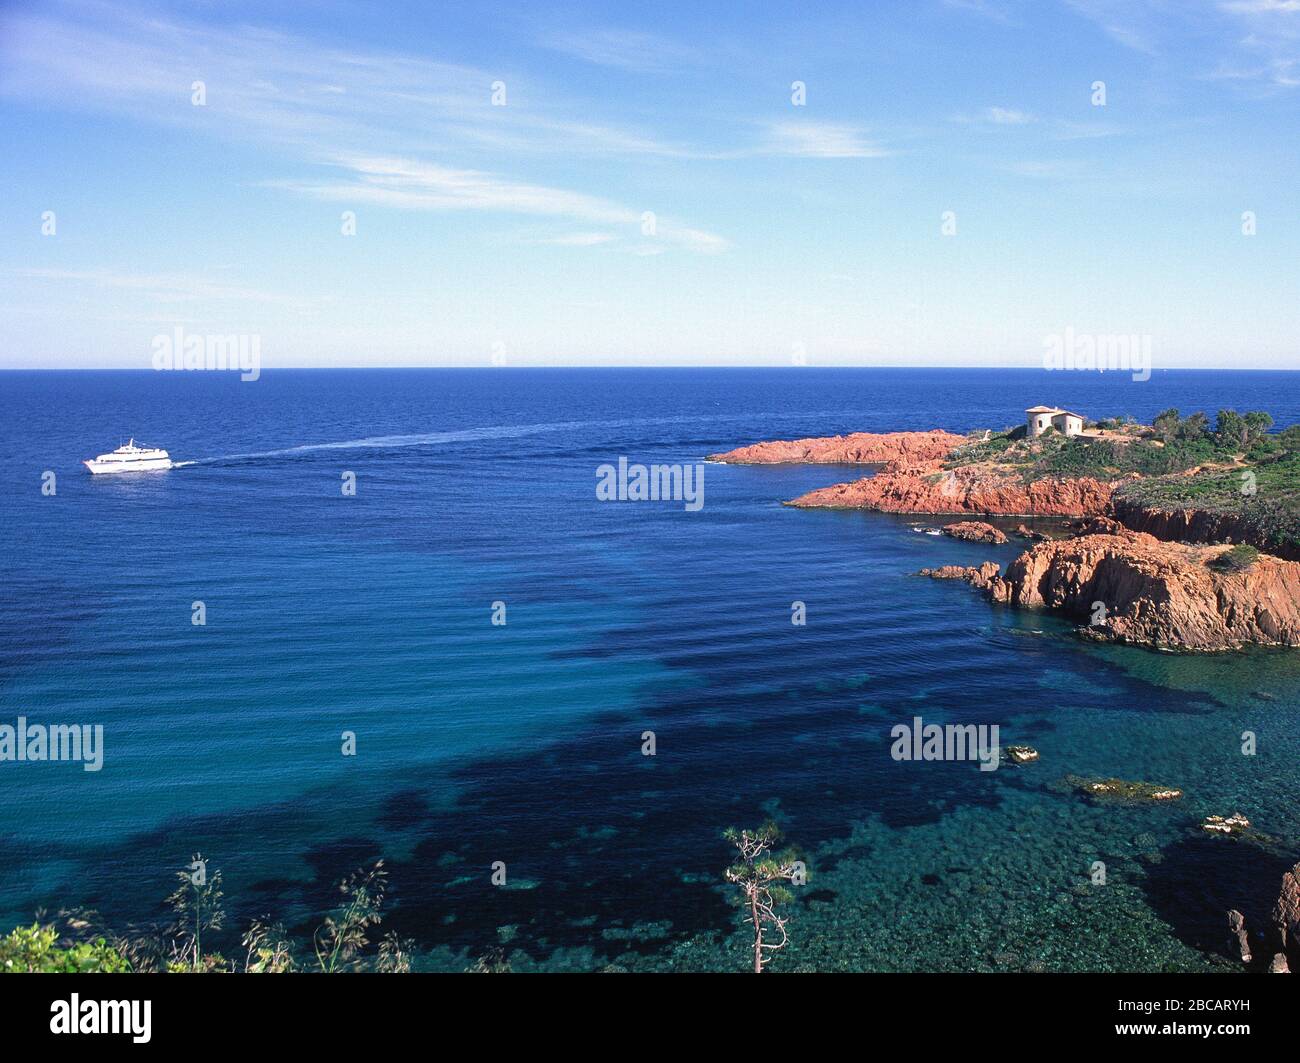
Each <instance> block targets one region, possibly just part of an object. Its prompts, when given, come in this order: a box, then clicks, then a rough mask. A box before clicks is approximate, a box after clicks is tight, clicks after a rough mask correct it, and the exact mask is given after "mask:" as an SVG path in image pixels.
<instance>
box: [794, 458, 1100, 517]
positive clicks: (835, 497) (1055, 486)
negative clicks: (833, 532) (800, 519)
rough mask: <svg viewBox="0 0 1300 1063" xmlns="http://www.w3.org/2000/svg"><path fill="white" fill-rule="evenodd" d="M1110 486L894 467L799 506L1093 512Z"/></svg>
mask: <svg viewBox="0 0 1300 1063" xmlns="http://www.w3.org/2000/svg"><path fill="white" fill-rule="evenodd" d="M1113 490H1114V487H1113V485H1111V484H1108V483H1103V482H1102V481H1100V480H1094V479H1092V478H1091V477H1080V478H1077V479H1043V480H1035V481H1033V482H1031V483H1026V482H1025V481H1024V480H1023V479H1021V478H1020V477H1016V476H1004V475H997V474H989V473H985V472H979V471H976V470H972V469H967V468H958V469H954V470H949V471H934V470H924V469H899V470H894V471H889V472H882V473H878V474H877V475H875V476H868V477H864V478H863V479H861V480H854V481H853V482H852V483H845V484H834V485H833V486H831V487H822V488H819V489H818V490H816V491H809V492H808V493H807V494H806V495H800V496H799V497H798V498H796V499H794V501H792V502H790V503H789V504H790V505H792V506H797V507H799V508H801V509H818V508H821V509H875V510H879V511H881V512H883V513H978V514H984V515H1001V516H1060V517H1093V516H1101V515H1103V514H1105V513H1106V512H1107V510H1108V508H1109V505H1110V496H1111V493H1112V491H1113Z"/></svg>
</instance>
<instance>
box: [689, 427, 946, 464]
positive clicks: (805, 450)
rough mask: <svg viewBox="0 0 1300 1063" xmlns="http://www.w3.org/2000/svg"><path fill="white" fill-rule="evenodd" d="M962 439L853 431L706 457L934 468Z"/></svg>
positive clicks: (938, 432) (749, 461)
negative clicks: (847, 433) (840, 434)
mask: <svg viewBox="0 0 1300 1063" xmlns="http://www.w3.org/2000/svg"><path fill="white" fill-rule="evenodd" d="M965 442H966V437H965V436H959V435H954V434H953V433H952V432H944V431H942V430H939V429H935V430H933V431H930V432H854V433H852V434H851V435H847V436H822V437H820V438H814V439H794V440H784V439H778V440H775V441H773V442H770V443H754V444H753V445H752V446H748V447H739V448H737V449H736V450H729V451H727V452H726V453H725V454H710V455H709V460H710V461H725V462H728V463H730V464H732V465H775V464H783V463H784V464H805V465H837V464H845V465H884V464H897V465H909V466H929V467H935V466H937V465H938V463H940V462H941V461H943V459H944V458H946V457H947V456H948V455H949V454H950V453H951V452H952V450H953V448H954V447H957V446H960V445H961V444H962V443H965Z"/></svg>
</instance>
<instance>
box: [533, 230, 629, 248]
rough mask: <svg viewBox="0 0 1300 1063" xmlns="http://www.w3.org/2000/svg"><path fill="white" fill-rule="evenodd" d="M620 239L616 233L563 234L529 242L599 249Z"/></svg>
mask: <svg viewBox="0 0 1300 1063" xmlns="http://www.w3.org/2000/svg"><path fill="white" fill-rule="evenodd" d="M617 239H618V236H617V235H616V234H615V233H561V234H560V235H558V236H538V237H534V238H531V239H529V240H527V241H526V242H527V243H530V244H549V245H550V246H552V247H599V246H600V245H601V244H612V243H614V242H615V241H616V240H617Z"/></svg>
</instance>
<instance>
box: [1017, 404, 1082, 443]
mask: <svg viewBox="0 0 1300 1063" xmlns="http://www.w3.org/2000/svg"><path fill="white" fill-rule="evenodd" d="M1025 417H1026V418H1027V421H1026V424H1027V427H1028V429H1029V438H1030V439H1035V438H1037V437H1038V436H1041V435H1042V434H1043V433H1044V432H1046V431H1047V430H1048V429H1049V428H1055V429H1056V430H1057V431H1058V432H1060V433H1061V435H1063V436H1078V435H1082V434H1083V418H1082V417H1081V416H1080V415H1079V414H1077V413H1071V412H1070V411H1069V410H1063V409H1061V408H1060V407H1059V406H1030V407H1029V409H1027V410H1026V411H1025Z"/></svg>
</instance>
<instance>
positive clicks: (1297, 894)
mask: <svg viewBox="0 0 1300 1063" xmlns="http://www.w3.org/2000/svg"><path fill="white" fill-rule="evenodd" d="M1273 922H1274V923H1275V924H1276V925H1277V928H1278V930H1279V931H1280V932H1281V934H1282V947H1283V948H1286V949H1291V950H1293V951H1300V864H1296V866H1295V867H1293V868H1292V869H1291V870H1290V871H1288V872H1287V873H1286V874H1285V875H1283V876H1282V891H1281V892H1280V893H1279V894H1278V898H1277V904H1275V905H1274V906H1273Z"/></svg>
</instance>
